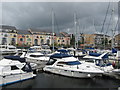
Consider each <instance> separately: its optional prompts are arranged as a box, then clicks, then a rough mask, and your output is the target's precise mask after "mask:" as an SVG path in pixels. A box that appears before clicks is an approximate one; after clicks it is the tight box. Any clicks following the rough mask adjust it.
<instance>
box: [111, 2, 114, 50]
mask: <svg viewBox="0 0 120 90" xmlns="http://www.w3.org/2000/svg"><path fill="white" fill-rule="evenodd" d="M112 23H113V24H112V43H111V44H112V45H111V49H112V48H114V2H113V8H112Z"/></svg>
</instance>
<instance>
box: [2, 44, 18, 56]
mask: <svg viewBox="0 0 120 90" xmlns="http://www.w3.org/2000/svg"><path fill="white" fill-rule="evenodd" d="M17 51H18V50H17V48H16V47H15V46H13V45H0V52H1V53H2V54H15V53H17Z"/></svg>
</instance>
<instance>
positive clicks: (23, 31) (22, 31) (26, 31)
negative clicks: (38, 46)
mask: <svg viewBox="0 0 120 90" xmlns="http://www.w3.org/2000/svg"><path fill="white" fill-rule="evenodd" d="M18 34H31V33H30V32H29V31H28V30H18Z"/></svg>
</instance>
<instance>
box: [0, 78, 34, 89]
mask: <svg viewBox="0 0 120 90" xmlns="http://www.w3.org/2000/svg"><path fill="white" fill-rule="evenodd" d="M34 82H35V79H34V78H33V79H29V80H26V81H22V82H18V83H14V84H10V85H6V86H3V87H0V88H1V89H2V90H4V89H7V88H32V85H33V83H34ZM1 89H0V90H1Z"/></svg>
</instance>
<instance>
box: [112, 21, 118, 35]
mask: <svg viewBox="0 0 120 90" xmlns="http://www.w3.org/2000/svg"><path fill="white" fill-rule="evenodd" d="M118 20H119V19H118ZM118 20H117V22H116V26H115V31H117V26H118V22H119V21H118ZM114 35H115V32H114V34H113V36H114Z"/></svg>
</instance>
